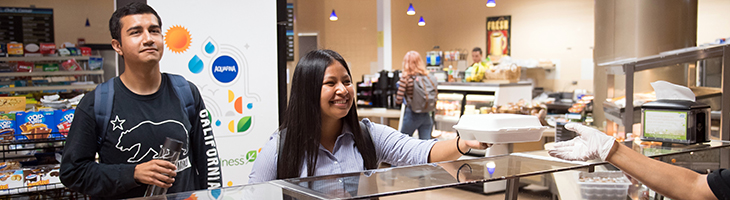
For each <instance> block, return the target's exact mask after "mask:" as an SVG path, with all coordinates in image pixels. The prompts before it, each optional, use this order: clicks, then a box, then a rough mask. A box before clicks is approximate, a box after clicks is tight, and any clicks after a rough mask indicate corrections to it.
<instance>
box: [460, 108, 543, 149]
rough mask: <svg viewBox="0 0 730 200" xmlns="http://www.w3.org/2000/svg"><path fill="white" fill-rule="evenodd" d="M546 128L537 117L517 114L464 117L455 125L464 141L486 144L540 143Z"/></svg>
mask: <svg viewBox="0 0 730 200" xmlns="http://www.w3.org/2000/svg"><path fill="white" fill-rule="evenodd" d="M546 128H547V127H544V126H542V125H541V124H540V120H539V119H538V118H537V117H536V116H531V115H516V114H479V115H464V116H461V119H459V122H458V123H457V124H456V125H454V129H456V130H457V131H458V132H459V135H460V136H461V137H462V138H463V139H466V140H477V141H480V142H486V143H520V142H534V141H539V140H540V139H541V137H542V132H543V131H544V130H545V129H546Z"/></svg>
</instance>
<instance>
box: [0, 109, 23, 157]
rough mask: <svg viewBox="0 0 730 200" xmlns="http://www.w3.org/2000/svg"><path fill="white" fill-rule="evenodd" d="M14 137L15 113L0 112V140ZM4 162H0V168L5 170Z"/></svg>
mask: <svg viewBox="0 0 730 200" xmlns="http://www.w3.org/2000/svg"><path fill="white" fill-rule="evenodd" d="M23 104H25V103H23ZM14 139H15V114H0V140H2V141H9V140H14ZM2 164H4V163H0V170H5V169H4V168H5V166H2Z"/></svg>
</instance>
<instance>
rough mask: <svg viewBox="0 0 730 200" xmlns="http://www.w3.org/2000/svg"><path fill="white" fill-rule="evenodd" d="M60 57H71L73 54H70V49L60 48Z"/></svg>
mask: <svg viewBox="0 0 730 200" xmlns="http://www.w3.org/2000/svg"><path fill="white" fill-rule="evenodd" d="M58 55H60V56H71V52H69V51H68V49H66V48H60V49H58Z"/></svg>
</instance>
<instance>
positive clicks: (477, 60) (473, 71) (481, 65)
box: [465, 47, 490, 82]
mask: <svg viewBox="0 0 730 200" xmlns="http://www.w3.org/2000/svg"><path fill="white" fill-rule="evenodd" d="M471 59H472V61H473V62H474V64H472V65H471V67H469V68H467V69H466V73H465V76H466V82H481V81H482V79H483V78H484V73H485V72H486V71H487V70H489V69H490V64H489V62H487V60H484V59H482V48H479V47H474V49H472V50H471Z"/></svg>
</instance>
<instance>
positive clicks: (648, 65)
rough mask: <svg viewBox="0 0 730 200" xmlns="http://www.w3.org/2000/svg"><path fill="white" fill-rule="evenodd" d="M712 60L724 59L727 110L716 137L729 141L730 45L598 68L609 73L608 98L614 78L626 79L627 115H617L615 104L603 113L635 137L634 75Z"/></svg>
mask: <svg viewBox="0 0 730 200" xmlns="http://www.w3.org/2000/svg"><path fill="white" fill-rule="evenodd" d="M711 58H720V59H721V67H722V69H723V70H722V75H721V77H722V84H721V91H722V94H723V95H722V104H721V105H722V108H724V109H722V110H721V111H720V112H721V115H720V116H721V121H720V130H719V133H718V135H716V136H713V137H717V139H720V140H724V141H730V95H725V94H730V81H726V80H730V79H728V78H730V70H726V69H727V68H726V67H727V65H728V64H730V45H715V46H708V47H692V48H687V49H680V50H676V51H670V52H665V53H662V54H659V55H654V56H649V57H644V58H638V59H628V60H619V61H613V62H607V63H601V64H598V66H599V67H604V68H605V70H606V74H607V76H608V77H607V79H608V84H607V88H608V93H609V94H608V96H609V97H610V96H614V95H613V94H612V93H613V89H614V88H615V85H614V80H615V79H614V78H615V76H616V75H625V76H626V106H625V108H624V110H625V112H619V113H618V114H617V112H616V111H617V110H614V109H617V107H616V106H614V105H612V103H609V102H604V103H603V104H604V111H606V112H605V113H606V118H607V119H610V120H611V121H614V122H615V123H618V124H620V125H623V126H624V129H625V130H624V131H625V133H632V132H633V131H632V125H633V124H634V123H635V122H638V119H635V118H636V117H635V114H631V111H634V109H635V108H637V107H638V106H635V105H634V75H635V73H636V72H639V71H644V70H649V69H654V68H659V67H667V66H672V65H678V64H683V63H691V62H697V61H701V60H706V59H711ZM688 82H693V81H688ZM689 84H692V83H689ZM690 86H691V85H690ZM607 109H608V110H607Z"/></svg>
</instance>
